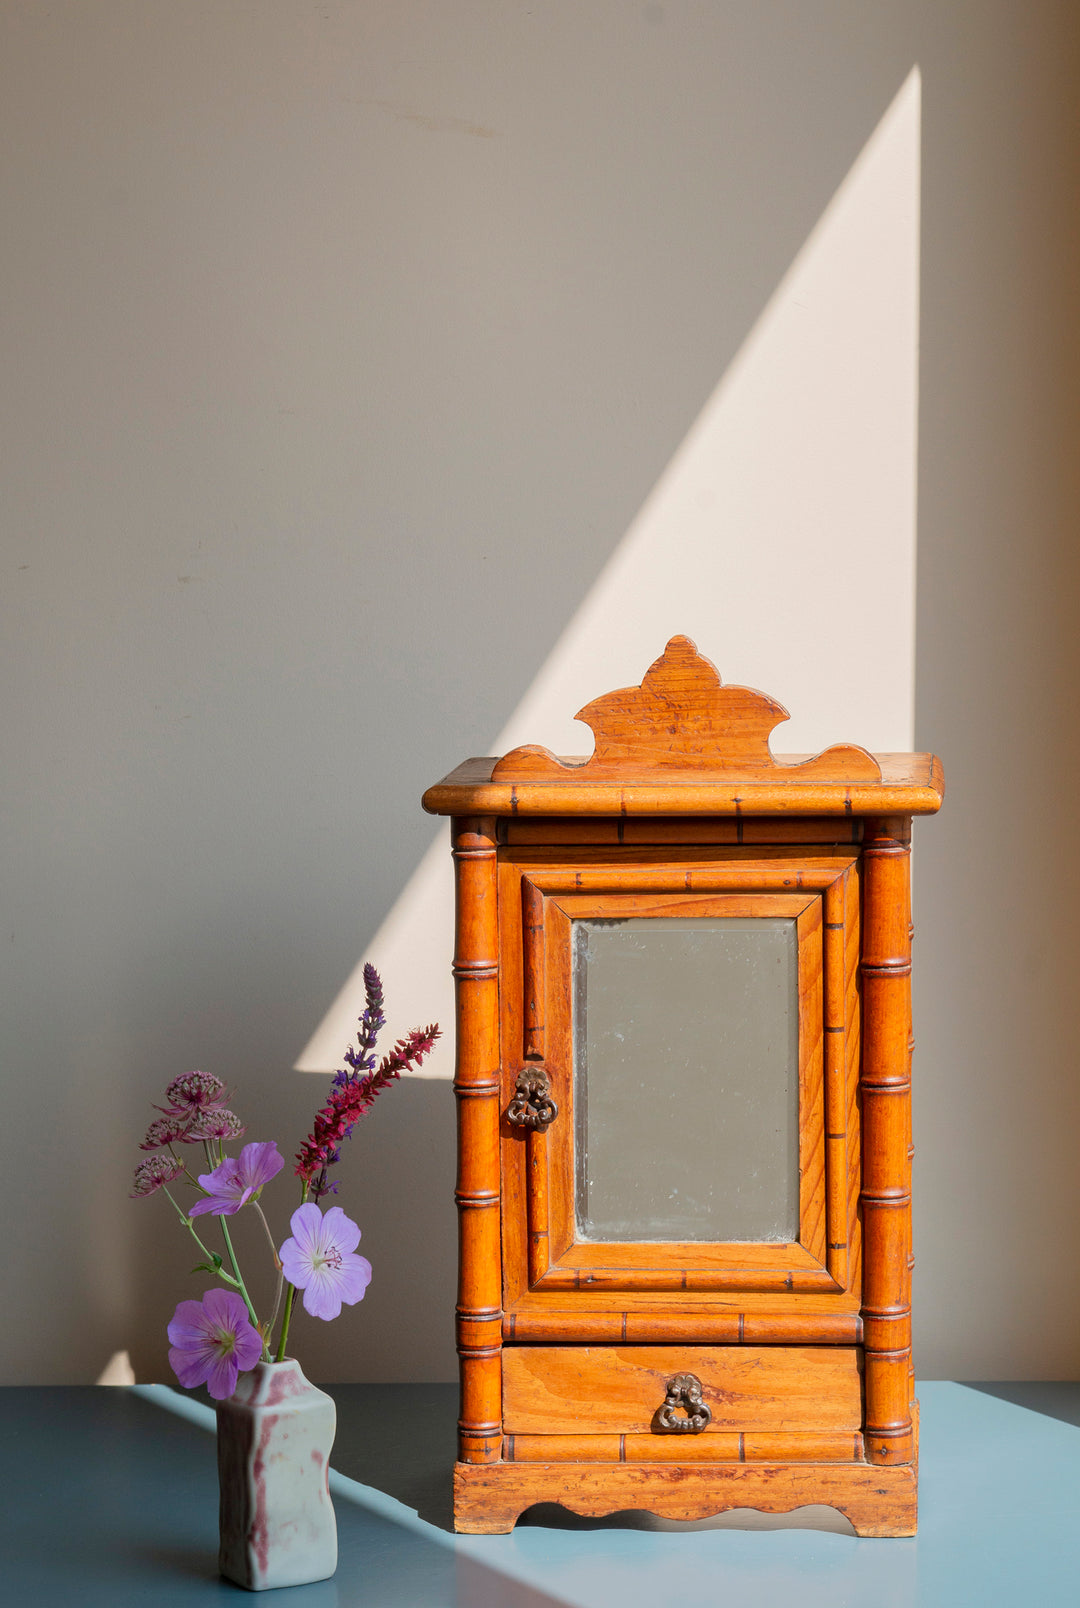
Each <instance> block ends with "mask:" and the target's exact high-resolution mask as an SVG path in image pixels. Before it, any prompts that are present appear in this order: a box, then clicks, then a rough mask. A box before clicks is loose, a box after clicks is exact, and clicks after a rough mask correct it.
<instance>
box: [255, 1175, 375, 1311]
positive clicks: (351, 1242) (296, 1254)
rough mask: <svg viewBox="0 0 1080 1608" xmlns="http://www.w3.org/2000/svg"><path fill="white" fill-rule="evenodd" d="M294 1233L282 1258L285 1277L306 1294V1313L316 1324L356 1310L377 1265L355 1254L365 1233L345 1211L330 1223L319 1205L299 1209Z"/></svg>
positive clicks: (331, 1214) (335, 1212) (331, 1215)
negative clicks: (346, 1309)
mask: <svg viewBox="0 0 1080 1608" xmlns="http://www.w3.org/2000/svg"><path fill="white" fill-rule="evenodd" d="M289 1227H290V1228H291V1229H292V1231H293V1237H292V1239H287V1240H286V1241H285V1243H284V1245H283V1246H282V1247H281V1250H280V1252H279V1253H278V1254H279V1255H280V1257H281V1265H282V1267H283V1269H284V1272H285V1277H286V1278H287V1279H288V1281H289V1283H290V1284H295V1285H296V1288H297V1289H298V1290H303V1292H304V1311H305V1312H310V1313H311V1316H312V1317H313V1318H325V1319H327V1320H329V1319H330V1318H336V1317H337V1315H338V1313H339V1312H340V1311H341V1307H342V1303H343V1302H344V1303H345V1305H346V1306H355V1304H356V1302H357V1301H362V1300H363V1298H364V1291H365V1290H366V1289H367V1287H368V1285H369V1284H370V1283H371V1263H370V1262H369V1261H368V1259H367V1257H366V1256H355V1255H354V1254H353V1253H354V1251H355V1250H356V1247H357V1246H358V1245H359V1243H360V1230H359V1229H358V1228H357V1226H356V1224H355V1223H354V1222H352V1220H351V1219H350V1218H348V1217H346V1216H345V1213H344V1212H343V1211H342V1209H341V1207H340V1206H331V1208H330V1210H329V1211H328V1212H327V1213H326V1216H325V1217H324V1216H323V1214H322V1212H321V1211H320V1210H319V1208H318V1206H316V1205H315V1203H314V1201H308V1202H307V1203H306V1205H303V1206H298V1207H297V1209H296V1211H295V1212H293V1214H292V1218H291V1219H290V1222H289Z"/></svg>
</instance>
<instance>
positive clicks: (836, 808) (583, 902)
mask: <svg viewBox="0 0 1080 1608" xmlns="http://www.w3.org/2000/svg"><path fill="white" fill-rule="evenodd" d="M784 715H785V712H784V711H783V709H782V708H781V707H780V706H779V705H778V704H776V703H775V702H774V701H773V700H772V699H771V698H768V697H766V696H765V695H763V694H761V693H756V692H752V691H750V690H749V689H746V688H740V687H725V686H723V685H722V683H721V682H720V678H719V676H718V675H717V673H716V671H715V669H714V668H713V666H712V665H711V664H710V663H709V662H708V660H706V659H704V658H703V657H702V656H701V655H699V654H698V653H697V651H696V649H695V647H694V645H693V643H691V642H689V641H688V640H687V639H686V638H675V639H674V640H673V641H672V642H671V643H669V644H668V647H667V650H666V652H665V654H664V655H663V657H662V658H661V659H659V660H658V661H657V662H656V664H654V665H653V666H652V668H651V669H650V671H649V672H648V674H647V676H646V677H645V680H644V681H643V683H642V685H641V687H639V688H628V689H625V690H623V691H619V692H616V693H611V694H608V695H607V696H606V697H603V698H600V699H597V700H596V701H595V702H594V703H592V704H590V705H589V706H588V707H587V708H586V709H585V710H583V711H582V712H581V718H582V719H584V720H586V721H587V722H588V724H589V725H590V726H591V727H592V728H593V731H594V735H595V751H594V754H593V756H592V757H591V758H590V759H589V760H587V761H570V760H558V759H556V758H555V757H554V756H552V755H550V754H548V753H547V752H546V751H545V750H542V749H535V748H525V749H518V750H515V751H514V752H513V753H511V754H508V755H506V756H505V757H504V758H502V759H500V760H498V761H493V760H470V761H467V762H466V763H465V764H464V765H462V766H460V767H459V768H458V770H457V771H455V772H453V773H452V774H451V775H450V776H448V777H447V778H445V780H444V781H442V782H440V783H438V784H437V785H436V786H435V787H433V788H431V789H430V790H429V792H428V793H427V794H426V795H425V799H424V803H425V807H426V808H428V809H429V810H432V811H434V812H437V813H442V814H447V815H450V816H451V817H452V818H453V819H452V833H453V853H454V858H455V862H456V867H457V900H458V903H457V945H456V952H455V960H454V973H455V977H456V979H457V992H458V1023H457V1027H458V1064H457V1075H456V1080H455V1089H456V1093H457V1096H458V1112H459V1175H458V1189H457V1201H458V1207H459V1214H460V1216H459V1221H460V1284H459V1297H458V1308H457V1324H458V1349H459V1354H460V1359H461V1419H460V1446H459V1461H458V1464H457V1472H456V1484H455V1516H456V1523H457V1527H458V1528H459V1529H460V1530H466V1531H501V1530H507V1529H509V1528H511V1527H512V1525H513V1522H514V1520H515V1518H516V1517H517V1515H518V1514H519V1513H520V1512H521V1511H522V1510H523V1509H524V1508H525V1507H528V1506H529V1505H530V1504H531V1503H533V1502H538V1501H558V1502H562V1503H564V1504H565V1505H566V1506H567V1507H569V1508H571V1509H573V1510H575V1511H577V1512H582V1513H590V1514H597V1513H605V1512H610V1511H614V1510H616V1509H619V1508H627V1507H634V1508H644V1509H646V1510H649V1511H652V1512H656V1513H660V1514H665V1515H667V1516H670V1517H678V1518H693V1517H702V1516H705V1515H707V1514H711V1513H715V1512H717V1511H719V1510H721V1509H724V1508H727V1507H734V1506H739V1507H757V1508H762V1509H766V1510H768V1511H779V1512H783V1511H787V1510H789V1509H791V1508H793V1507H796V1506H801V1505H803V1504H805V1503H807V1502H824V1503H830V1504H832V1505H833V1506H835V1507H837V1508H839V1509H841V1510H842V1511H843V1512H845V1513H846V1514H847V1515H848V1516H849V1518H850V1519H851V1521H852V1523H853V1524H854V1526H855V1528H856V1530H857V1531H858V1532H859V1534H862V1535H909V1534H912V1533H913V1531H914V1528H915V1514H916V1507H915V1501H916V1467H917V1428H918V1416H917V1404H916V1403H915V1402H914V1399H913V1390H912V1373H911V1327H910V1278H911V1214H910V1204H911V1193H910V1169H911V1143H910V1134H911V1127H910V1087H911V1083H910V1066H911V1018H910V987H909V983H910V943H911V924H910V908H909V894H908V859H909V853H908V850H909V841H910V826H911V818H912V816H913V815H916V814H928V813H932V812H933V811H935V810H936V809H937V808H938V807H939V806H940V803H941V799H942V793H943V782H942V777H941V770H940V766H939V765H938V762H937V761H936V760H935V759H934V758H933V757H932V756H930V755H918V754H908V755H895V754H894V755H879V756H872V755H869V754H867V753H865V752H864V751H863V750H861V749H857V748H852V747H841V748H834V749H829V750H828V751H827V752H826V753H825V754H822V755H819V756H817V757H815V758H806V757H804V756H791V757H789V758H787V759H784V758H782V757H781V758H778V759H774V758H773V756H772V754H771V751H770V749H769V742H768V736H769V732H770V731H771V730H772V728H773V727H774V726H775V725H776V724H778V722H779V721H780V720H782V719H783V718H784Z"/></svg>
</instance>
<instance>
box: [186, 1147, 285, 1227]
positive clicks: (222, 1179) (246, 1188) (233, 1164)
mask: <svg viewBox="0 0 1080 1608" xmlns="http://www.w3.org/2000/svg"><path fill="white" fill-rule="evenodd" d="M284 1165H285V1158H284V1156H283V1155H282V1154H281V1152H280V1151H279V1150H278V1147H277V1145H276V1144H275V1143H274V1141H273V1140H272V1139H269V1140H266V1141H264V1142H262V1143H259V1144H254V1145H245V1146H244V1148H243V1150H241V1152H240V1154H239V1156H226V1158H225V1160H224V1161H223V1162H222V1163H221V1165H220V1166H218V1167H215V1168H214V1170H213V1172H209V1173H200V1175H199V1183H200V1184H201V1185H202V1187H203V1188H204V1189H205V1190H206V1195H207V1198H206V1200H199V1201H196V1202H195V1205H194V1206H193V1207H192V1208H191V1215H192V1217H203V1216H205V1214H206V1213H207V1212H211V1213H212V1214H213V1215H214V1216H215V1217H231V1216H232V1215H233V1213H234V1212H238V1211H239V1210H240V1208H241V1206H244V1205H246V1203H247V1202H248V1201H249V1200H251V1199H252V1198H253V1197H254V1196H257V1195H258V1193H259V1191H260V1189H261V1188H262V1186H263V1185H264V1184H267V1183H269V1182H270V1180H271V1178H273V1177H274V1175H275V1173H279V1172H280V1171H281V1169H282V1167H284Z"/></svg>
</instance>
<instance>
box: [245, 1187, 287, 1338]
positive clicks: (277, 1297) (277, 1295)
mask: <svg viewBox="0 0 1080 1608" xmlns="http://www.w3.org/2000/svg"><path fill="white" fill-rule="evenodd" d="M251 1204H252V1205H253V1206H254V1208H255V1210H256V1211H257V1212H258V1214H259V1220H260V1221H261V1223H262V1226H263V1228H265V1230H266V1238H267V1239H268V1240H269V1242H270V1254H271V1256H273V1258H274V1266H275V1267H276V1268H277V1288H276V1290H275V1291H274V1310H273V1311H272V1312H271V1314H270V1321H269V1323H268V1324H267V1325H266V1336H265V1338H266V1344H267V1345H268V1346H269V1344H270V1336H271V1335H272V1334H273V1332H274V1324H275V1323H276V1322H277V1315H278V1307H279V1306H280V1305H281V1292H282V1289H283V1288H284V1285H285V1274H284V1273H283V1272H282V1268H281V1258H280V1256H279V1255H278V1253H277V1246H276V1245H275V1244H274V1236H273V1235H272V1234H271V1232H270V1224H269V1223H268V1222H267V1221H266V1213H265V1212H264V1211H263V1209H262V1207H261V1206H260V1205H259V1203H258V1201H257V1200H252V1202H251Z"/></svg>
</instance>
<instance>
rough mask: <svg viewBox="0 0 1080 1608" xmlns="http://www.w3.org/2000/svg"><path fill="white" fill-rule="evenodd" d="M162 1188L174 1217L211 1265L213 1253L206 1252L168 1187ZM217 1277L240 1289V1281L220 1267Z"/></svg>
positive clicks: (189, 1220) (192, 1225)
mask: <svg viewBox="0 0 1080 1608" xmlns="http://www.w3.org/2000/svg"><path fill="white" fill-rule="evenodd" d="M162 1187H163V1188H164V1190H165V1193H166V1195H168V1196H169V1199H170V1201H172V1204H173V1205H174V1206H175V1207H176V1215H177V1216H178V1217H179V1219H180V1221H181V1222H182V1223H183V1225H184V1227H185V1228H186V1229H187V1231H188V1233H189V1234H190V1235H191V1237H192V1239H193V1240H194V1241H195V1243H196V1245H197V1246H198V1247H199V1249H200V1251H201V1252H202V1253H203V1255H204V1256H205V1257H206V1260H207V1261H208V1262H211V1263H212V1262H213V1260H214V1253H213V1251H208V1250H207V1248H206V1246H205V1245H204V1244H203V1242H202V1240H201V1239H200V1238H199V1236H198V1234H196V1232H195V1225H194V1223H193V1222H192V1221H191V1218H190V1217H189V1216H188V1214H187V1212H185V1210H184V1208H183V1207H182V1206H181V1205H179V1204H178V1202H177V1201H176V1199H175V1197H174V1196H173V1195H172V1194H170V1192H169V1188H168V1185H163V1186H162ZM217 1276H218V1278H219V1279H224V1280H225V1282H226V1284H232V1285H235V1286H236V1288H237V1289H239V1288H240V1280H239V1279H234V1278H233V1276H232V1274H231V1273H226V1272H225V1269H224V1268H221V1267H219V1268H218V1270H217Z"/></svg>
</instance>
